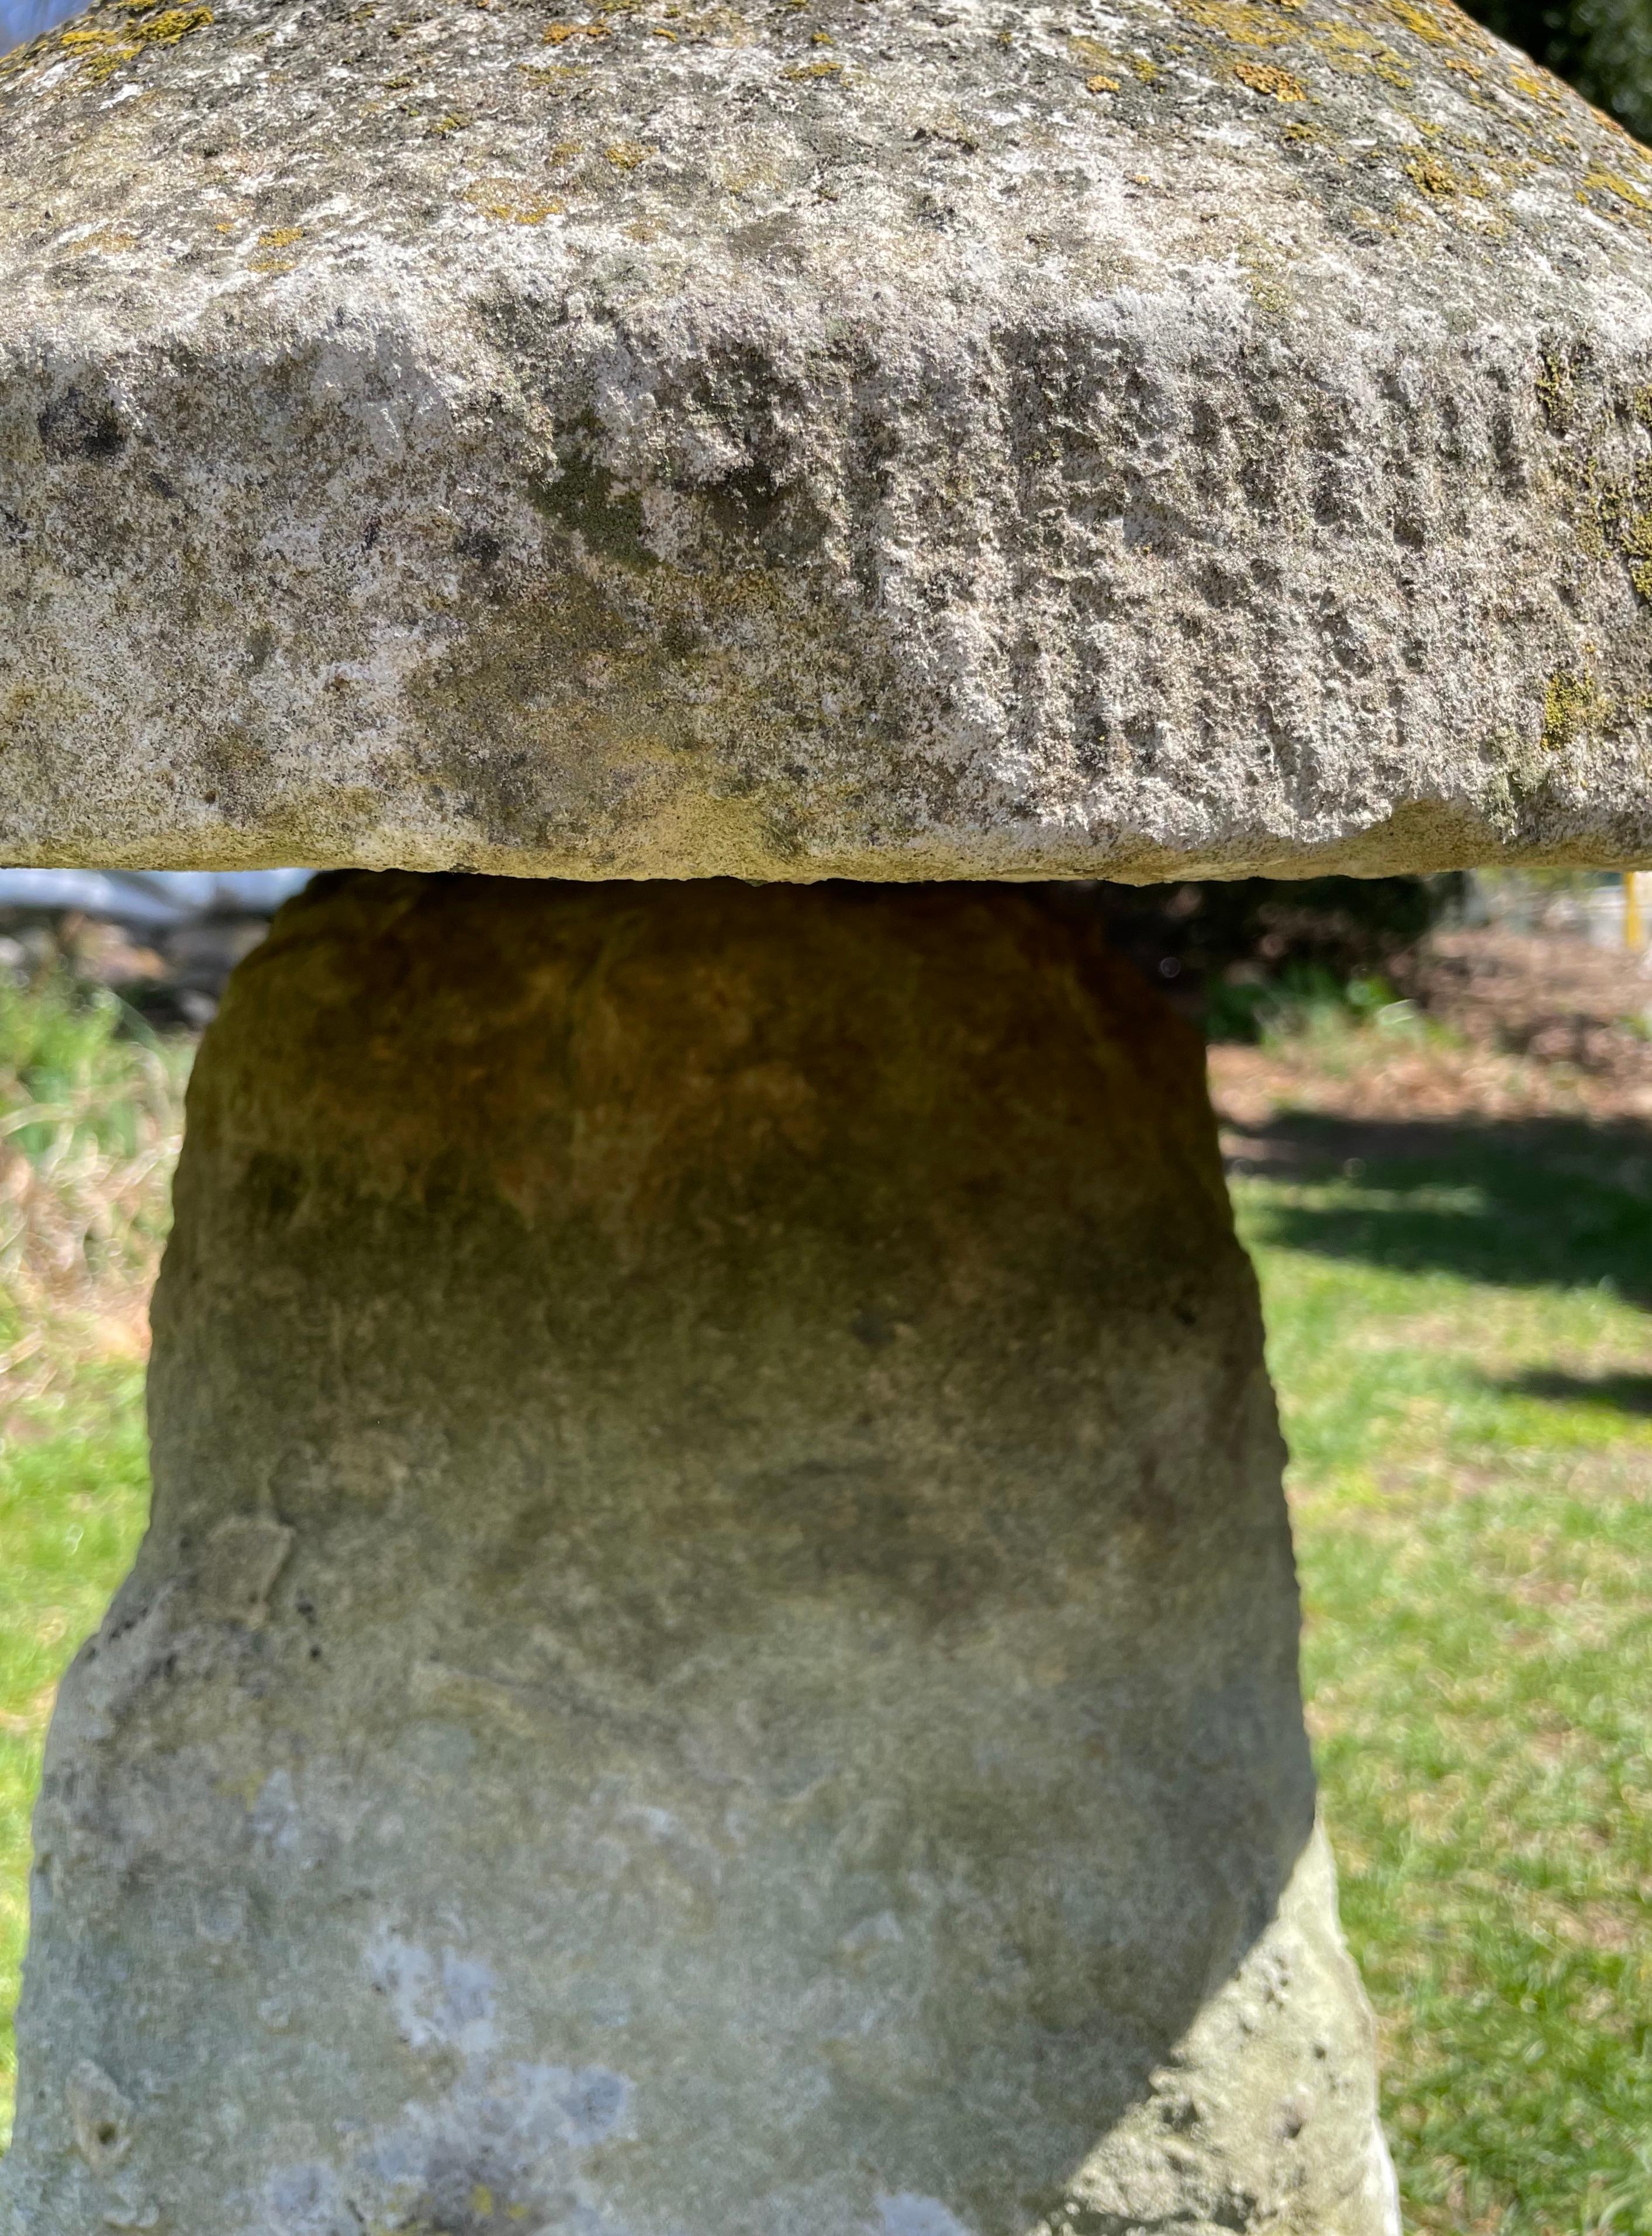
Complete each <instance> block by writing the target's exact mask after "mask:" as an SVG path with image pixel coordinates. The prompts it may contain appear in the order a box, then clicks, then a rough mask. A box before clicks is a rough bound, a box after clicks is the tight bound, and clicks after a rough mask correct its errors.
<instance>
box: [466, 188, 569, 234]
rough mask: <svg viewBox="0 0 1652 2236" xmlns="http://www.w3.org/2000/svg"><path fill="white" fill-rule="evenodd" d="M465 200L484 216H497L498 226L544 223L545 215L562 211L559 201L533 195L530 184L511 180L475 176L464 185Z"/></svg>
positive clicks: (553, 215) (558, 214) (557, 215)
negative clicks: (472, 182)
mask: <svg viewBox="0 0 1652 2236" xmlns="http://www.w3.org/2000/svg"><path fill="white" fill-rule="evenodd" d="M464 200H465V201H467V202H469V203H470V205H471V208H472V209H479V210H480V211H481V213H482V214H483V216H484V217H490V218H494V219H497V221H498V222H499V223H500V224H501V225H543V223H544V221H545V220H546V219H547V218H548V217H560V216H561V214H562V212H563V205H562V203H561V202H558V201H550V200H549V199H548V198H547V197H546V196H545V195H543V194H536V193H535V192H534V190H533V188H532V187H524V186H522V185H520V184H519V183H518V182H517V181H515V180H513V179H478V180H477V182H476V184H475V185H474V186H471V187H466V188H465V190H464Z"/></svg>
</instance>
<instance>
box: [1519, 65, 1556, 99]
mask: <svg viewBox="0 0 1652 2236" xmlns="http://www.w3.org/2000/svg"><path fill="white" fill-rule="evenodd" d="M1534 68H1535V65H1534ZM1509 84H1510V89H1511V90H1512V91H1514V92H1516V93H1524V95H1525V96H1526V98H1527V100H1528V101H1544V102H1550V103H1554V102H1558V101H1559V99H1560V91H1561V89H1560V81H1559V79H1558V78H1553V77H1549V76H1543V77H1537V76H1533V74H1532V71H1531V70H1529V69H1511V70H1510V72H1509Z"/></svg>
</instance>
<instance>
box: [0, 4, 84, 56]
mask: <svg viewBox="0 0 1652 2236" xmlns="http://www.w3.org/2000/svg"><path fill="white" fill-rule="evenodd" d="M85 4H86V0H0V55H3V54H4V53H6V51H7V50H8V49H10V48H12V47H17V46H21V45H22V44H23V41H24V40H25V39H37V38H38V37H39V36H40V34H41V33H42V32H43V31H49V30H50V29H51V27H52V25H53V24H54V23H63V21H64V19H65V18H66V17H67V16H78V15H79V13H80V12H81V10H82V8H83V7H84V6H85Z"/></svg>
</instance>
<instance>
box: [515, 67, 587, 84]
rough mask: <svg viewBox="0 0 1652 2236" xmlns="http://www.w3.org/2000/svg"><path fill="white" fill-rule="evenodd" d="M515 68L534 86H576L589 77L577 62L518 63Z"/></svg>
mask: <svg viewBox="0 0 1652 2236" xmlns="http://www.w3.org/2000/svg"><path fill="white" fill-rule="evenodd" d="M517 69H519V70H520V71H521V72H522V75H523V77H527V78H531V79H532V80H533V82H534V83H535V84H536V85H563V86H566V85H578V84H580V83H582V82H583V81H584V80H585V79H586V78H588V77H589V76H590V72H589V70H588V69H584V68H583V67H582V65H581V64H580V63H578V62H518V63H517Z"/></svg>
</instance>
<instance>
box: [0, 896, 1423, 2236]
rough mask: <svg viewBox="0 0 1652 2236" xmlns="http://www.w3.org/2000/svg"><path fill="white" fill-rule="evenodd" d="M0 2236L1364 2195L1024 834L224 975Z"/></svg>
mask: <svg viewBox="0 0 1652 2236" xmlns="http://www.w3.org/2000/svg"><path fill="white" fill-rule="evenodd" d="M151 1409H152V1425H153V1434H154V1448H155V1510H154V1516H153V1522H152V1526H151V1528H150V1530H149V1533H148V1537H147V1539H146V1540H145V1542H144V1545H143V1548H142V1553H141V1555H140V1556H139V1559H138V1562H137V1566H136V1568H135V1572H134V1574H133V1575H132V1577H131V1578H130V1580H129V1581H128V1583H127V1584H126V1586H125V1587H124V1588H122V1592H121V1594H120V1595H119V1597H118V1599H117V1600H116V1601H115V1606H114V1608H112V1610H111V1612H110V1614H109V1617H108V1619H107V1621H105V1623H104V1625H103V1627H102V1629H101V1631H100V1632H99V1633H98V1634H97V1635H96V1636H95V1639H93V1640H92V1641H90V1642H89V1644H88V1645H87V1646H86V1647H85V1648H84V1649H83V1650H82V1653H81V1654H80V1656H79V1657H78V1659H77V1661H76V1663H75V1666H74V1667H73V1669H72V1671H71V1673H70V1674H69V1678H68V1680H66V1683H65V1685H64V1687H63V1694H62V1699H61V1702H60V1706H59V1708H58V1712H57V1715H56V1720H55V1722H54V1725H53V1728H52V1733H51V1737H50V1741H49V1749H48V1759H47V1766H46V1772H45V1780H44V1786H43V1792H42V1798H41V1801H40V1806H39V1812H38V1817H37V1821H36V1843H37V1864H36V1876H35V1881H34V1889H33V1903H34V1924H33V1939H32V1943H31V1947H30V1956H29V1960H28V1968H27V1978H26V1984H25V1989H24V1996H23V2008H22V2013H21V2020H20V2042H21V2050H22V2075H21V2084H20V2095H19V2105H18V2124H17V2130H16V2145H15V2147H14V2149H13V2150H12V2152H11V2154H10V2156H9V2157H8V2158H7V2159H6V2160H4V2162H3V2169H0V2231H3V2232H4V2236H95V2232H97V2231H100V2230H102V2229H106V2228H114V2229H138V2230H152V2231H155V2232H156V2236H389V2232H405V2236H1170V2232H1174V2236H1218V2232H1229V2236H1231V2232H1235V2231H1237V2232H1245V2231H1251V2232H1255V2233H1256V2236H1260V2232H1262V2231H1264V2230H1265V2231H1267V2232H1268V2236H1398V2221H1397V2219H1396V2217H1395V2213H1394V2206H1393V2199H1392V2180H1391V2176H1390V2174H1389V2172H1388V2168H1387V2163H1386V2160H1385V2155H1384V2153H1383V2149H1382V2146H1381V2142H1380V2140H1379V2135H1378V2132H1377V2129H1376V2125H1375V2118H1374V2101H1375V2092H1374V2081H1373V2070H1372V2025H1371V2021H1370V2016H1369V2013H1368V2011H1367V2009H1366V2004H1365V2002H1364V1999H1363V1996H1362V1995H1361V1992H1360V1989H1359V1983H1358V1981H1357V1979H1356V1978H1355V1976H1354V1975H1353V1970H1352V1968H1351V1966H1350V1964H1349V1963H1348V1960H1347V1957H1346V1955H1345V1953H1344V1951H1343V1949H1342V1946H1341V1943H1340V1941H1339V1937H1338V1931H1337V1925H1336V1917H1335V1901H1334V1891H1333V1882H1332V1877H1331V1871H1330V1866H1329V1862H1328V1858H1327V1857H1326V1851H1325V1849H1324V1846H1323V1843H1322V1840H1321V1838H1320V1836H1319V1834H1318V1833H1317V1832H1316V1831H1315V1825H1314V1802H1313V1779H1312V1774H1311V1770H1310V1766H1309V1759H1308V1753H1307V1747H1306V1741H1305V1739H1304V1734H1303V1726H1302V1718H1301V1711H1300V1701H1299V1697H1298V1688H1297V1674H1296V1641H1297V1621H1298V1610H1297V1597H1296V1588H1295V1582H1294V1577H1293V1566H1292V1557H1291V1548H1290V1541H1289V1533H1288V1529H1287V1520H1286V1511H1285V1505H1284V1501H1283V1497H1282V1495H1281V1491H1280V1458H1281V1448H1280V1437H1279V1433H1278V1430H1277V1427H1276V1425H1275V1419H1274V1405H1273V1401H1272V1398H1271V1396H1270V1393H1269V1390H1268V1386H1267V1379H1266V1377H1265V1374H1264V1371H1263V1365H1262V1355H1261V1336H1260V1323H1259V1319H1258V1312H1257V1301H1256V1292H1255V1287H1254V1280H1253V1278H1252V1275H1251V1273H1250V1270H1249V1267H1248V1266H1247V1263H1246V1260H1245V1259H1244V1257H1243V1255H1242V1253H1241V1251H1240V1249H1239V1247H1238V1246H1237V1244H1236V1242H1235V1240H1234V1234H1233V1232H1232V1226H1231V1221H1230V1218H1229V1213H1228V1210H1227V1200H1226V1197H1225V1194H1224V1190H1223V1186H1222V1179H1221V1169H1220V1165H1219V1161H1218V1157H1217V1153H1216V1146H1215V1140H1214V1128H1213V1125H1212V1121H1211V1118H1210V1115H1209V1110H1208V1104H1207V1103H1206V1102H1205V1099H1204V1095H1203V1088H1202V1056H1201V1049H1200V1047H1199V1044H1198V1042H1197V1040H1196V1037H1195V1036H1194V1035H1193V1034H1192V1033H1191V1032H1190V1031H1189V1030H1188V1029H1185V1028H1183V1027H1182V1026H1181V1025H1180V1024H1179V1023H1176V1022H1175V1020H1174V1019H1172V1018H1169V1017H1168V1016H1167V1015H1166V1014H1165V1013H1163V1012H1162V1009H1161V1008H1160V1006H1159V1004H1158V1003H1157V999H1156V997H1155V996H1154V995H1152V994H1151V993H1150V992H1149V990H1148V989H1147V988H1146V987H1145V986H1144V985H1142V984H1141V983H1138V982H1137V981H1135V979H1134V978H1133V977H1132V976H1131V975H1130V974H1129V972H1128V971H1127V970H1124V969H1123V968H1122V966H1121V965H1119V964H1118V963H1116V962H1114V961H1112V960H1111V959H1110V958H1109V956H1108V955H1107V954H1106V952H1105V950H1103V949H1102V946H1101V945H1100V943H1099V939H1098V936H1097V935H1096V932H1095V931H1094V930H1093V929H1092V928H1091V926H1090V924H1089V923H1088V921H1087V920H1086V919H1085V918H1084V917H1083V916H1082V915H1081V914H1078V913H1076V912H1075V911H1073V910H1072V909H1071V907H1070V904H1065V903H1064V902H1063V899H1062V898H1061V897H1060V896H1059V895H1058V896H1056V898H1050V897H1049V896H1041V895H1035V894H1032V893H1027V892H1022V891H1014V890H1010V889H1008V888H1006V887H1004V886H1002V885H995V886H978V885H968V884H966V883H962V882H958V883H952V884H941V885H932V886H929V887H921V886H898V885H875V886H860V887H852V886H846V885H835V884H832V883H823V884H818V885H768V886H764V887H757V888H753V887H747V886H744V885H739V884H735V883H732V882H731V883H725V882H722V881H708V882H706V881H702V882H697V883H695V882H681V883H669V882H656V883H653V884H634V885H627V884H624V883H612V884H608V885H590V884H581V883H577V882H573V883H556V884H549V885H548V884H545V883H543V882H541V883H536V884H528V883H516V882H510V881H502V880H491V879H482V878H419V877H411V876H405V875H401V874H398V873H392V874H388V875H380V876H373V875H368V874H361V873H354V874H350V875H346V876H341V877H339V878H331V879H326V880H323V881H322V882H321V884H320V885H319V887H317V888H313V890H312V891H311V892H310V893H309V894H308V895H306V897H305V898H302V899H300V900H299V901H297V902H294V903H293V904H291V905H290V906H289V907H288V908H287V910H286V911H285V912H284V913H283V915H282V917H280V920H279V923H278V925H277V928H276V931H275V933H274V935H273V938H272V940H271V941H270V943H269V944H267V947H265V948H264V949H262V950H260V951H259V952H258V953H257V954H256V955H254V956H253V957H252V958H251V959H250V960H249V961H248V962H247V963H244V964H243V965H242V966H241V968H240V971H239V972H238V973H237V975H236V977H235V979H234V982H233V983H232V986H231V990H230V993H229V996H228V998H227V1002H226V1003H225V1006H224V1008H223V1009H222V1011H221V1012H220V1016H219V1017H218V1019H217V1021H216V1023H214V1025H213V1027H212V1028H211V1029H210V1031H209V1032H208V1034H207V1038H206V1042H205V1044H204V1046H203V1049H202V1051H201V1059H200V1063H199V1068H198V1069H197V1072H196V1075H195V1079H194V1085H193V1087H192V1088H191V1102H190V1111H189V1132H188V1141H187V1144H186V1147H185V1149H184V1154H183V1161H182V1166H181V1171H180V1174H179V1180H178V1197H177V1227H176V1231H175V1234H174V1240H173V1242H172V1245H171V1247H170V1250H169V1252H168V1258H167V1261H166V1266H165V1269H164V1272H163V1273H162V1276H161V1287H160V1291H159V1293H158V1296H157V1299H156V1305H155V1356H154V1365H153V1370H152V1381H151Z"/></svg>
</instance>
